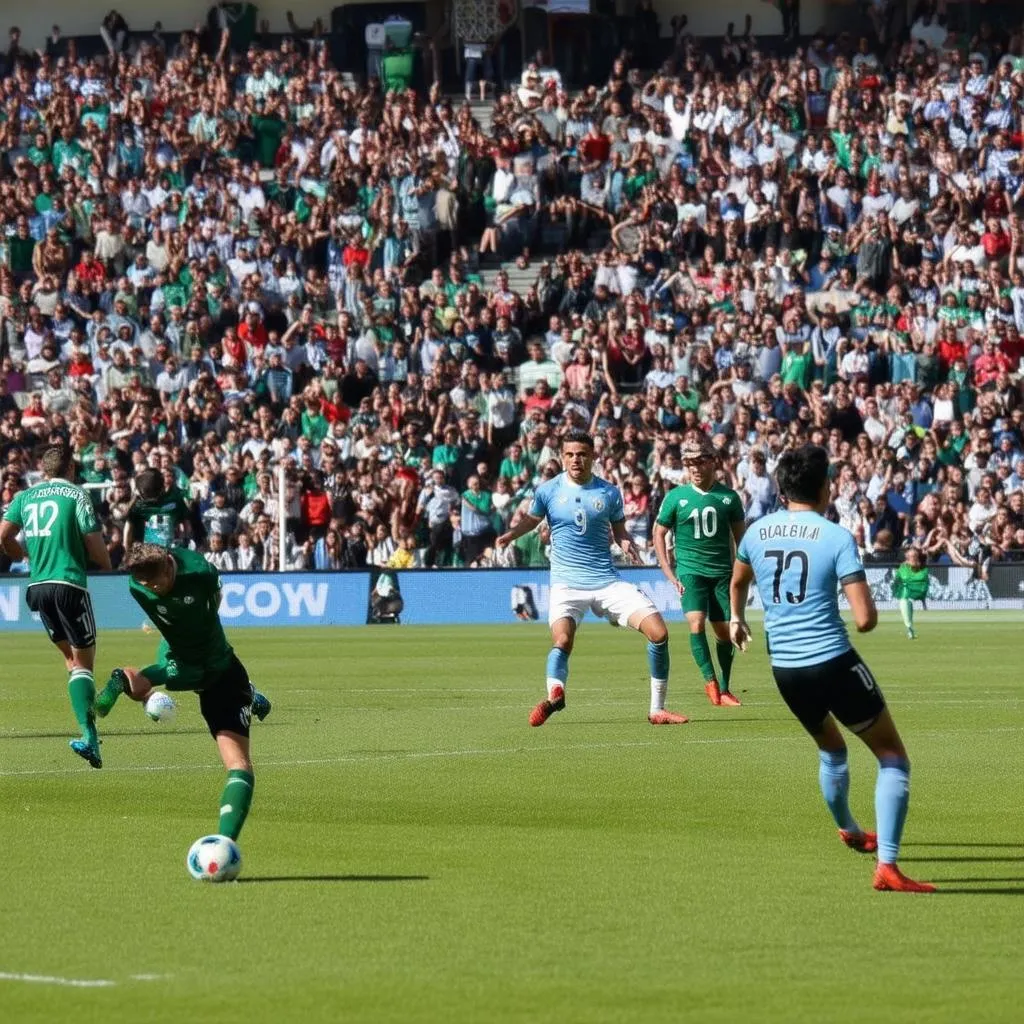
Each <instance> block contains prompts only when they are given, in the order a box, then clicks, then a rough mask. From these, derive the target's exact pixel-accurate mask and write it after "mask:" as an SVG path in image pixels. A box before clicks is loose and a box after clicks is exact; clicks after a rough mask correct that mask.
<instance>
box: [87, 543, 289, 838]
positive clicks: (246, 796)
mask: <svg viewBox="0 0 1024 1024" xmlns="http://www.w3.org/2000/svg"><path fill="white" fill-rule="evenodd" d="M124 565H125V568H126V569H127V570H128V572H129V573H130V574H131V582H130V583H129V586H128V589H129V592H130V593H131V595H132V597H133V598H135V600H136V601H137V602H138V604H139V605H140V606H141V608H142V610H143V611H144V612H145V613H146V615H147V617H148V618H149V619H150V620H151V621H152V623H153V625H154V626H156V628H157V629H158V630H159V631H160V633H161V635H162V636H163V642H162V643H161V644H160V647H159V650H158V652H157V659H156V661H155V662H154V664H152V665H149V666H147V667H146V668H143V669H133V668H123V669H114V671H113V672H112V673H111V677H110V681H109V682H108V683H107V685H106V686H105V687H104V689H103V691H102V693H100V695H99V697H97V699H96V713H97V714H98V715H99V716H100V717H101V718H102V717H104V716H106V715H107V714H109V713H110V709H111V708H112V707H113V706H114V702H115V701H116V700H117V698H118V697H119V696H120V695H121V694H122V693H126V694H128V696H129V697H131V699H132V700H137V701H145V700H146V699H147V698H148V697H149V695H150V694H151V693H152V692H153V688H154V687H156V686H163V687H165V688H166V689H168V690H171V691H174V690H194V691H196V692H197V693H198V695H199V710H200V712H201V713H202V716H203V718H204V719H205V720H206V725H207V727H208V728H209V730H210V734H211V735H212V736H213V738H214V740H215V741H216V743H217V750H218V752H219V753H220V758H221V761H222V762H223V763H224V767H225V768H226V769H227V773H228V778H227V782H226V783H225V786H224V791H223V793H222V794H221V799H220V825H219V828H218V832H219V834H220V835H223V836H228V837H230V838H231V839H237V838H238V834H239V833H240V832H241V831H242V825H244V824H245V819H246V817H247V816H248V814H249V806H250V804H251V803H252V793H253V785H254V783H255V778H254V775H253V770H252V761H251V760H250V757H249V722H250V719H251V716H252V715H256V717H257V718H258V719H259V720H260V721H263V719H264V718H266V717H267V715H268V714H270V701H269V700H267V698H266V697H264V696H263V694H261V693H258V692H257V691H256V690H255V689H254V687H253V685H252V683H250V682H249V674H248V673H247V672H246V670H245V666H244V665H243V664H242V663H241V662H240V661H239V660H238V657H237V656H236V654H235V652H234V650H233V648H232V647H231V645H230V644H229V643H228V640H227V637H226V636H225V635H224V627H223V626H222V625H221V621H220V614H219V609H220V576H219V574H218V572H217V570H216V569H215V568H214V567H213V566H212V565H210V563H209V562H207V561H206V559H205V558H203V556H202V555H199V554H196V552H194V551H188V550H185V549H184V548H172V549H170V550H168V549H167V548H165V547H163V546H161V545H159V544H134V545H133V546H132V548H131V550H130V551H129V552H128V556H127V558H126V559H125V563H124Z"/></svg>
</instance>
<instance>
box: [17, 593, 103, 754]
mask: <svg viewBox="0 0 1024 1024" xmlns="http://www.w3.org/2000/svg"><path fill="white" fill-rule="evenodd" d="M34 589H36V588H33V590H34ZM31 592H32V591H30V593H31ZM40 597H41V600H40V601H39V602H38V607H37V609H35V610H37V611H38V612H39V617H40V619H41V620H42V621H43V624H44V625H45V627H46V631H47V633H48V634H49V635H50V639H51V640H52V641H53V642H54V644H55V645H56V646H57V648H58V650H59V651H60V653H61V655H62V656H63V658H64V665H65V668H66V669H67V671H68V700H69V701H70V703H71V710H72V711H73V712H74V715H75V720H76V721H77V722H78V726H79V728H80V729H81V730H82V737H81V739H77V740H71V741H70V746H71V749H72V750H73V751H74V752H75V753H76V754H78V756H79V757H81V758H83V759H84V760H86V761H88V762H89V764H90V765H92V767H93V768H101V767H103V760H102V758H101V757H100V739H99V734H98V733H97V731H96V713H95V700H96V681H95V679H94V678H93V667H94V665H95V663H96V620H95V618H94V617H93V612H92V601H91V600H90V598H89V593H88V591H85V590H79V589H78V588H77V587H66V586H60V585H51V586H50V587H48V588H46V589H44V590H43V591H42V593H41V594H40ZM30 607H31V605H30Z"/></svg>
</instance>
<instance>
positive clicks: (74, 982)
mask: <svg viewBox="0 0 1024 1024" xmlns="http://www.w3.org/2000/svg"><path fill="white" fill-rule="evenodd" d="M0 981H26V982H30V983H32V984H34V985H62V986H63V987H65V988H113V986H114V985H116V984H117V982H116V981H109V980H107V979H106V978H56V977H53V976H52V975H49V974H15V973H11V972H8V971H0Z"/></svg>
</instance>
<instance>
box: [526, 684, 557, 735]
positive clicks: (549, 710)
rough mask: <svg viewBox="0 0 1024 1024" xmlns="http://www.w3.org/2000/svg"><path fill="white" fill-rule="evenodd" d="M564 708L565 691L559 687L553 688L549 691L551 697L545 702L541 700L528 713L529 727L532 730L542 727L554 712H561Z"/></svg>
mask: <svg viewBox="0 0 1024 1024" xmlns="http://www.w3.org/2000/svg"><path fill="white" fill-rule="evenodd" d="M564 707H565V690H563V689H562V688H561V687H560V686H555V687H553V688H552V690H551V696H550V697H549V698H548V699H547V700H542V701H541V702H540V703H539V704H538V705H537V706H536V707H535V708H534V709H533V710H532V711H531V712H530V725H532V726H533V727H534V728H536V727H537V726H538V725H543V724H544V723H545V722H546V721H547V720H548V719H549V718H550V717H551V716H552V715H553V714H554V713H555V712H556V711H561V710H562V708H564Z"/></svg>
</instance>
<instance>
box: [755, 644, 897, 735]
mask: <svg viewBox="0 0 1024 1024" xmlns="http://www.w3.org/2000/svg"><path fill="white" fill-rule="evenodd" d="M772 674H773V675H774V676H775V684H776V685H777V686H778V688H779V693H781V694H782V699H783V700H784V701H785V702H786V704H787V705H788V707H789V710H790V711H792V712H793V714H794V715H796V717H797V718H798V719H799V720H800V724H801V725H802V726H803V727H804V728H805V729H806V730H807V731H808V732H809V733H811V734H812V735H816V734H817V733H819V732H820V731H821V725H822V723H823V722H824V721H825V719H826V717H827V716H828V715H829V714H830V713H831V714H833V715H835V717H836V718H837V719H838V720H839V721H840V722H842V724H843V725H845V726H846V727H847V728H853V727H854V726H860V727H861V730H863V729H865V728H867V727H868V726H869V725H873V724H874V723H875V721H876V720H877V718H878V716H879V715H880V714H881V713H882V712H883V711H884V710H885V697H883V696H882V691H881V690H880V689H879V687H878V683H876V682H875V677H874V676H873V675H872V674H871V670H870V669H869V668H868V667H867V665H865V664H864V662H863V661H861V658H860V655H859V654H858V653H857V652H856V651H855V650H854V649H853V648H852V647H851V648H850V650H848V651H847V652H846V653H845V654H840V655H839V657H838V658H832V659H831V660H830V661H823V662H821V663H820V664H818V665H804V666H802V667H801V668H781V667H778V666H774V665H773V666H772Z"/></svg>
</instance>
